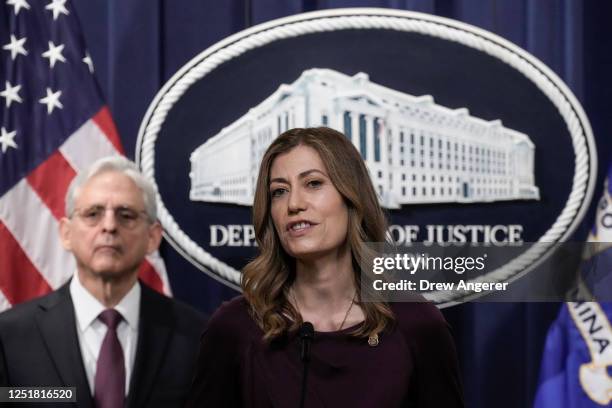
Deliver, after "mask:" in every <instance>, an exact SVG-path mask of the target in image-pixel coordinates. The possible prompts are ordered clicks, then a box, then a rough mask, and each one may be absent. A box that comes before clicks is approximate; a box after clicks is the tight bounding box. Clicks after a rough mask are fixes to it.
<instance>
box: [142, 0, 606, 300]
mask: <svg viewBox="0 0 612 408" xmlns="http://www.w3.org/2000/svg"><path fill="white" fill-rule="evenodd" d="M345 29H360V30H379V29H384V30H397V31H404V32H414V33H418V34H422V35H428V36H432V37H437V38H439V39H443V40H447V41H453V42H456V43H459V44H461V45H464V46H467V47H470V48H473V49H475V50H477V51H480V52H483V53H486V54H488V55H490V56H492V57H494V58H497V59H498V60H500V61H502V62H503V63H505V64H507V65H509V66H510V67H512V68H513V69H515V70H517V71H518V72H520V73H521V74H522V75H524V76H525V77H526V78H527V79H528V80H530V81H531V82H533V83H534V84H535V85H536V87H537V88H538V89H540V91H541V92H542V93H543V94H544V95H545V96H546V97H547V98H548V99H549V100H550V101H551V103H552V104H553V105H554V106H555V107H556V108H557V110H558V111H559V113H560V115H561V116H562V117H563V119H564V121H565V123H566V125H567V128H568V131H569V133H570V135H571V139H572V147H573V151H574V157H575V158H574V165H575V173H574V178H573V181H572V189H571V193H570V194H569V196H568V200H567V202H566V204H565V207H564V208H563V210H562V211H561V213H560V214H559V216H558V217H557V219H556V220H555V222H554V223H553V225H552V226H551V227H550V228H549V229H548V230H547V231H546V232H545V233H544V234H543V235H542V236H541V237H540V238H539V240H538V241H537V242H538V243H540V245H534V246H532V247H531V248H530V249H529V250H527V251H525V252H524V253H523V254H521V255H520V256H518V257H517V258H515V259H513V260H512V261H510V262H508V263H507V264H505V265H504V266H502V267H500V268H498V269H496V270H494V271H492V272H490V273H488V274H487V275H485V276H483V277H480V278H477V279H476V280H483V279H484V278H485V277H486V278H487V281H489V282H512V281H514V280H516V279H518V278H519V277H521V276H523V275H524V274H526V273H527V272H529V271H530V270H532V269H533V268H535V267H536V266H537V265H538V264H540V263H541V262H542V261H543V260H544V259H546V257H547V256H549V255H550V254H551V253H552V248H553V244H554V243H557V242H563V241H565V240H567V238H568V237H569V236H570V234H571V233H572V232H573V231H574V230H575V228H576V227H577V225H578V224H579V222H580V221H581V220H582V218H583V217H584V214H585V212H586V211H587V209H588V204H589V203H590V201H591V198H592V195H593V190H594V184H595V178H596V171H597V157H596V150H595V141H594V138H593V134H592V130H591V126H590V124H589V121H588V119H587V117H586V114H585V113H584V111H583V109H582V107H581V105H580V103H579V102H578V101H577V99H576V97H575V96H574V95H573V94H572V92H571V91H570V90H569V88H568V87H567V86H566V85H565V84H564V83H563V81H562V80H561V79H560V78H559V77H558V76H557V75H556V74H555V73H554V72H552V70H551V69H550V68H548V67H547V66H546V65H544V63H542V62H541V61H539V60H538V59H537V58H535V57H534V56H533V55H531V54H529V53H528V52H527V51H525V50H523V49H521V48H519V47H518V46H516V45H514V44H512V43H511V42H509V41H507V40H505V39H503V38H501V37H499V36H497V35H496V34H493V33H490V32H488V31H485V30H483V29H480V28H477V27H474V26H471V25H469V24H465V23H461V22H458V21H455V20H451V19H447V18H443V17H437V16H432V15H428V14H423V13H417V12H411V11H399V10H391V9H378V8H351V9H334V10H325V11H315V12H310V13H303V14H298V15H295V16H291V17H285V18H281V19H277V20H273V21H270V22H267V23H263V24H259V25H257V26H254V27H251V28H249V29H246V30H244V31H241V32H239V33H236V34H234V35H232V36H230V37H227V38H226V39H224V40H222V41H220V42H218V43H217V44H215V45H213V46H211V47H209V48H208V49H206V50H204V51H203V52H201V53H200V54H199V55H197V56H196V57H195V58H193V59H192V60H191V61H190V62H189V63H187V64H186V65H185V66H184V67H183V68H181V69H180V70H179V71H178V72H177V73H176V74H174V75H173V76H172V78H170V80H168V82H167V83H166V84H165V85H164V86H163V87H162V88H161V90H160V91H159V92H158V93H157V95H156V96H155V98H154V100H153V101H152V103H151V105H150V106H149V108H148V110H147V112H146V114H145V116H144V118H143V121H142V123H141V126H140V129H139V132H138V139H137V142H136V162H137V163H138V165H139V167H140V169H141V170H142V172H143V173H144V174H145V176H146V177H148V178H149V179H150V180H152V181H153V183H154V185H155V186H156V188H157V184H156V183H155V142H156V140H157V137H158V134H159V132H160V130H161V127H162V124H163V122H164V120H165V118H166V115H167V113H168V112H169V111H170V109H171V108H172V106H173V105H174V104H175V103H176V102H177V101H178V100H179V99H180V98H181V96H182V95H183V94H184V93H185V92H186V91H187V89H188V88H189V87H190V86H191V85H192V84H193V83H195V82H196V81H198V80H200V79H201V78H203V77H204V76H206V75H207V74H208V73H209V72H211V71H212V70H214V69H215V68H216V67H218V66H219V65H221V64H223V63H225V62H227V61H229V60H231V59H232V58H234V57H236V56H238V55H241V54H243V53H245V52H247V51H249V50H252V49H255V48H257V47H260V46H263V45H266V44H269V43H271V42H274V41H277V40H281V39H285V38H291V37H297V36H300V35H302V34H310V33H318V32H325V31H334V30H345ZM156 194H157V204H158V213H159V220H160V222H161V224H162V225H163V227H164V237H165V238H166V240H167V241H168V242H169V243H170V244H171V245H172V246H173V248H174V249H175V250H177V251H178V252H179V253H180V254H181V255H182V256H183V257H185V258H186V259H187V260H188V261H189V262H191V263H192V264H193V265H194V266H196V267H197V268H199V269H201V270H202V271H203V272H205V273H207V274H208V275H209V276H211V277H212V278H214V279H216V280H218V281H220V282H222V283H224V284H226V285H228V286H230V287H232V288H234V289H237V290H239V289H240V287H239V284H240V272H239V271H237V270H236V269H234V268H232V267H231V266H229V265H227V264H225V263H223V262H222V261H220V260H218V259H216V258H215V257H213V256H212V255H211V254H210V253H208V252H207V251H205V250H204V249H203V248H202V247H201V246H199V245H198V244H197V243H196V242H194V241H193V240H192V239H191V238H190V237H189V236H188V235H187V234H185V233H184V232H183V231H182V230H181V228H180V226H179V225H178V224H177V223H176V221H175V220H174V218H173V217H172V215H171V214H170V213H169V211H168V210H167V208H166V207H165V205H164V202H163V200H162V197H161V196H160V194H159V192H156ZM547 244H549V245H547ZM478 296H480V294H476V293H471V292H452V293H447V292H432V293H430V294H428V296H427V297H428V298H429V299H430V300H431V301H433V302H435V303H436V304H437V305H438V306H440V307H446V306H451V305H454V304H457V303H461V302H463V301H468V300H471V299H474V298H476V297H478Z"/></svg>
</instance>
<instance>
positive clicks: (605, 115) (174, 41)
mask: <svg viewBox="0 0 612 408" xmlns="http://www.w3.org/2000/svg"><path fill="white" fill-rule="evenodd" d="M72 4H73V5H74V7H75V8H76V10H77V13H78V15H79V18H80V20H81V25H82V27H83V31H84V34H85V39H86V42H87V45H88V48H89V51H90V54H91V56H92V59H93V61H94V65H95V69H96V75H97V78H98V81H99V82H100V86H101V88H102V92H103V94H104V95H105V97H106V101H107V103H108V105H109V106H110V109H111V111H112V114H113V116H114V119H115V121H116V124H117V127H118V129H119V134H120V135H121V138H122V140H123V143H124V146H125V148H126V151H127V154H128V156H130V157H131V158H133V157H134V146H135V143H136V136H137V133H138V128H139V126H140V122H141V120H142V118H143V116H144V113H145V111H146V109H147V107H148V105H149V103H150V102H151V101H152V99H153V97H154V96H155V94H156V93H157V91H158V90H159V89H160V88H161V86H162V85H163V84H164V83H165V82H166V81H167V80H168V79H169V78H170V77H171V76H172V75H173V74H174V73H175V72H176V71H177V70H178V69H179V68H181V67H182V66H183V65H184V64H185V63H187V62H188V61H189V60H190V59H191V58H193V57H194V56H196V55H197V54H198V53H200V52H201V51H203V50H204V49H206V48H207V47H209V46H211V45H213V44H214V43H216V42H217V41H219V40H221V39H223V38H225V37H227V36H229V35H231V34H233V33H236V32H238V31H240V30H243V29H245V28H247V27H250V26H252V25H255V24H259V23H263V22H265V21H269V20H272V19H275V18H280V17H284V16H289V15H292V14H296V13H301V12H306V11H313V10H322V9H329V8H338V7H385V8H393V9H401V10H413V11H419V12H425V13H430V14H435V15H439V16H444V17H449V18H453V19H456V20H459V21H463V22H465V23H469V24H472V25H475V26H478V27H481V28H483V29H486V30H489V31H492V32H494V33H496V34H498V35H500V36H502V37H504V38H506V39H508V40H510V41H512V42H514V43H515V44H517V45H519V46H520V47H522V48H524V49H526V50H528V51H529V52H530V53H532V54H534V55H535V56H536V57H538V58H539V59H540V60H542V61H543V62H544V63H546V64H547V65H548V66H549V67H550V68H552V70H553V71H555V72H556V73H557V74H558V75H559V76H560V77H561V78H562V79H563V80H564V81H565V82H566V83H567V84H568V85H569V87H570V88H571V89H572V90H573V92H574V93H575V95H576V96H577V97H578V99H579V100H580V102H581V103H582V104H583V106H584V108H585V110H586V112H587V115H588V117H589V119H590V121H591V124H592V126H593V131H594V134H595V138H596V140H597V145H598V152H599V153H598V155H599V157H598V161H599V164H600V166H599V177H598V183H597V189H596V191H595V196H594V197H595V201H596V200H597V198H598V197H599V196H600V194H601V189H602V181H603V177H602V175H603V173H604V172H605V169H606V168H607V164H608V159H609V152H610V151H611V148H612V146H611V145H612V137H611V136H610V134H611V132H612V115H610V113H609V108H608V106H609V101H610V99H611V97H612V80H611V78H610V76H611V75H612V53H611V51H612V44H611V42H612V24H610V16H612V2H608V1H605V0H604V1H585V2H583V1H581V0H482V1H480V0H361V1H349V0H320V1H317V0H222V1H219V0H199V1H196V0H73V3H72ZM561 165H562V164H561ZM593 207H594V205H592V206H591V211H590V212H589V214H588V215H587V216H586V217H585V219H584V222H583V224H582V225H581V227H580V228H579V229H578V231H577V232H576V233H575V235H574V237H573V239H574V240H576V241H581V240H584V238H585V236H586V234H587V232H588V229H589V228H590V224H591V223H592V220H593ZM161 252H162V255H163V256H164V258H165V259H166V263H167V266H168V269H169V272H170V277H171V280H172V281H171V284H172V287H173V290H174V294H175V296H176V297H177V298H179V299H182V300H184V301H186V302H188V303H191V304H193V305H194V306H196V307H198V308H200V309H201V310H203V311H204V312H206V313H211V312H212V311H213V310H214V309H215V308H216V307H217V306H218V305H219V304H220V302H222V301H223V300H225V299H228V298H230V297H232V296H234V295H236V292H234V291H232V290H230V289H228V288H225V287H223V286H222V285H220V284H218V283H217V282H215V281H214V280H212V279H210V278H208V277H207V276H206V275H205V274H203V273H202V272H200V271H199V270H197V269H195V268H194V267H193V266H192V265H191V264H189V263H188V262H187V261H185V260H184V259H183V258H182V257H181V256H180V255H178V254H177V253H176V252H175V251H174V250H173V249H172V248H171V247H170V246H169V245H167V244H164V245H163V246H162V250H161ZM550 262H554V260H551V261H550ZM558 309H559V304H557V303H538V304H534V303H532V304H525V303H521V304H519V303H505V304H482V303H481V304H478V303H474V304H464V305H460V306H455V307H452V308H450V309H446V310H444V314H445V315H446V317H447V319H448V320H449V322H450V323H451V325H452V326H453V328H454V331H455V337H456V341H457V346H458V351H459V355H460V359H461V366H462V371H463V381H464V386H465V393H466V402H467V406H468V407H482V408H485V407H512V408H515V407H528V406H531V403H532V400H533V395H534V393H535V389H536V387H537V379H538V372H539V364H540V358H541V352H542V346H543V342H544V339H545V336H546V330H547V329H548V326H549V324H550V322H551V321H552V320H553V318H554V317H555V315H556V313H557V311H558ZM373 375H374V374H373Z"/></svg>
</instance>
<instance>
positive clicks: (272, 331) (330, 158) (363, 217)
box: [242, 127, 394, 341]
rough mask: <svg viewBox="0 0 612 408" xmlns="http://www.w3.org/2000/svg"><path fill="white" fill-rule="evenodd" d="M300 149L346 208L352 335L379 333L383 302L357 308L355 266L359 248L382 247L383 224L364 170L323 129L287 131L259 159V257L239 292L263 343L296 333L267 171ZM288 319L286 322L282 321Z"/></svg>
mask: <svg viewBox="0 0 612 408" xmlns="http://www.w3.org/2000/svg"><path fill="white" fill-rule="evenodd" d="M300 145H304V146H308V147H311V148H313V149H314V150H316V151H317V153H319V156H320V157H321V160H322V161H323V163H324V164H325V166H326V169H327V172H328V174H329V178H330V179H331V181H332V183H333V184H334V186H335V187H336V189H337V190H338V192H340V195H341V196H342V197H343V198H344V201H345V203H346V205H347V208H348V228H347V231H348V232H347V242H348V245H349V248H350V250H351V256H352V261H353V271H354V279H355V288H356V290H357V302H358V304H359V306H360V307H361V309H362V310H363V313H364V315H365V322H364V324H363V325H361V326H360V327H359V328H358V329H357V330H355V331H354V332H353V333H352V334H353V335H355V336H359V337H367V336H370V335H373V334H377V333H380V332H381V331H382V330H383V329H385V327H387V325H388V324H390V323H391V322H392V321H393V320H394V317H393V313H392V312H391V309H390V308H389V306H388V305H387V304H386V303H385V302H383V301H379V302H361V299H362V294H361V274H360V273H359V271H360V264H359V262H360V260H362V259H364V258H363V257H364V256H367V254H366V253H365V252H366V251H367V249H365V246H364V245H363V243H364V242H383V241H385V235H386V228H387V222H386V218H385V215H384V213H383V211H382V209H381V207H380V205H379V203H378V199H377V197H376V192H375V190H374V187H373V186H372V182H371V180H370V177H369V174H368V170H367V168H366V167H365V164H364V162H363V159H362V158H361V156H360V154H359V152H358V151H357V149H356V148H355V147H354V146H353V144H352V143H351V142H350V140H349V139H348V138H347V137H346V136H344V135H343V134H342V133H340V132H337V131H335V130H333V129H330V128H326V127H319V128H306V129H300V128H298V129H290V130H288V131H286V132H284V133H283V134H281V135H280V136H279V137H278V138H277V139H276V140H274V142H273V143H272V144H271V145H270V147H269V148H268V150H267V151H266V153H265V154H264V156H263V159H262V162H261V167H260V169H259V176H258V178H257V186H256V190H255V200H254V203H253V225H254V228H255V237H256V239H257V244H258V245H259V251H260V253H259V255H258V256H257V257H256V258H255V259H254V260H252V261H251V262H249V264H248V265H246V266H245V267H244V271H243V272H244V273H243V275H242V289H243V293H244V296H245V298H246V300H247V301H248V302H249V304H250V306H251V312H252V314H253V316H254V318H255V320H256V321H257V324H258V325H259V326H260V327H261V329H262V330H263V332H264V340H266V341H269V340H272V339H274V338H276V337H278V336H280V335H282V334H285V333H286V332H288V331H294V330H297V328H298V327H299V326H300V325H301V324H302V318H301V316H300V314H299V312H298V311H297V310H295V308H294V307H293V305H292V304H291V302H290V301H289V299H288V296H289V290H290V288H291V285H292V284H293V281H294V279H295V259H294V258H293V257H291V256H289V255H288V254H287V253H286V252H285V250H284V249H283V247H282V245H281V242H280V239H279V237H278V234H277V232H276V230H275V228H274V223H273V221H272V216H271V213H270V206H271V199H270V198H271V197H270V192H269V188H270V169H271V168H272V164H273V163H274V160H275V159H276V157H278V156H279V155H281V154H283V153H287V152H289V151H290V150H292V149H294V148H295V147H297V146H300ZM287 318H288V319H287Z"/></svg>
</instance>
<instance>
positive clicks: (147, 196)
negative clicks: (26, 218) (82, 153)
mask: <svg viewBox="0 0 612 408" xmlns="http://www.w3.org/2000/svg"><path fill="white" fill-rule="evenodd" d="M106 172H118V173H121V174H125V175H126V176H128V177H129V178H130V179H131V180H132V181H133V182H134V184H136V186H138V188H140V190H141V191H142V198H143V201H144V205H145V212H146V213H147V216H148V217H149V220H150V221H151V222H154V221H156V220H157V207H156V204H155V188H154V187H153V184H152V183H151V182H150V181H149V180H148V179H147V178H145V176H143V174H142V173H141V172H140V170H138V167H137V166H136V163H134V162H133V161H130V160H128V159H126V158H125V157H123V156H108V157H103V158H101V159H99V160H96V161H95V162H94V163H93V164H92V165H91V166H89V167H88V168H87V169H86V170H85V171H82V172H80V173H79V174H78V175H77V176H76V177H75V178H74V180H72V182H71V183H70V187H68V191H67V192H66V216H67V217H71V216H72V214H73V213H74V201H75V199H76V196H77V195H78V194H79V193H80V189H81V187H82V186H83V185H84V184H85V183H86V182H87V181H89V180H90V179H91V178H92V177H94V176H97V175H98V174H102V173H106Z"/></svg>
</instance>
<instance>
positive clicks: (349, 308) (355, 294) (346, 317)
mask: <svg viewBox="0 0 612 408" xmlns="http://www.w3.org/2000/svg"><path fill="white" fill-rule="evenodd" d="M291 297H292V298H293V301H294V302H295V306H296V308H297V312H298V313H299V314H300V315H301V314H302V312H301V311H300V304H299V303H298V300H297V297H296V296H295V290H294V289H293V288H291ZM356 297H357V290H355V293H353V297H352V298H351V303H350V304H349V307H348V308H347V309H346V313H344V319H342V323H340V326H338V329H337V330H342V328H343V327H344V324H345V323H346V319H348V316H349V313H351V309H352V308H353V304H354V303H355V298H356Z"/></svg>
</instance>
